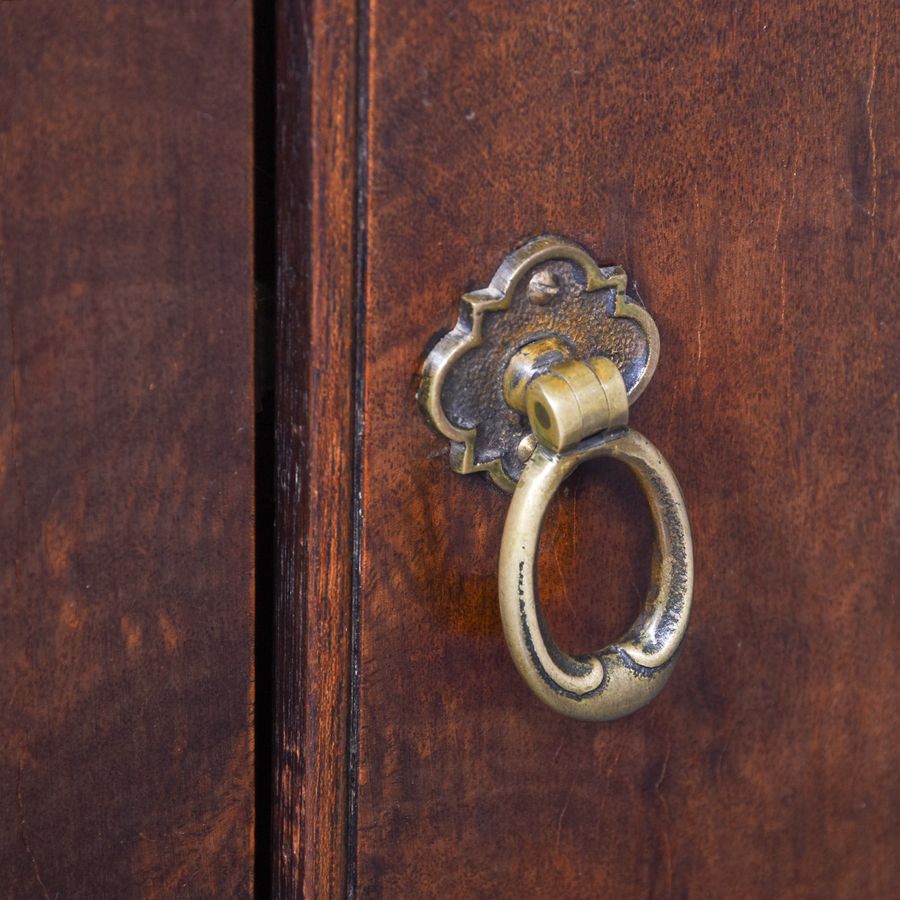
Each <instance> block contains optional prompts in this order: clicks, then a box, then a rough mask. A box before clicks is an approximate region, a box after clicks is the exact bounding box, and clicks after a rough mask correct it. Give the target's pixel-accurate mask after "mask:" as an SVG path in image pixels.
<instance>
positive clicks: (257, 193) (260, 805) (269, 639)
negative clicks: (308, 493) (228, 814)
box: [253, 0, 277, 898]
mask: <svg viewBox="0 0 900 900" xmlns="http://www.w3.org/2000/svg"><path fill="white" fill-rule="evenodd" d="M275 39H276V30H275V8H274V4H273V3H271V2H266V0H254V3H253V131H254V133H253V161H254V169H253V207H254V208H253V225H254V247H253V257H254V283H255V307H254V316H255V319H254V380H255V388H256V389H255V396H256V415H255V426H256V432H255V480H256V484H255V521H254V526H255V530H254V533H255V567H254V574H255V597H256V616H255V621H256V633H255V640H254V656H255V659H254V688H255V690H254V697H255V699H254V709H253V737H254V767H255V770H254V782H255V796H256V816H255V827H254V836H253V837H254V841H253V846H254V859H253V870H254V874H253V881H254V896H256V897H260V898H267V897H271V896H272V864H271V849H272V840H271V837H272V824H271V823H272V759H273V740H272V739H273V724H274V716H273V706H272V703H273V694H272V688H273V652H272V650H273V633H274V621H273V616H274V591H275V280H276V265H277V245H276V227H277V216H276V208H277V207H276V177H275V159H276V151H275V147H276V132H275V128H276V125H275V92H276V81H275Z"/></svg>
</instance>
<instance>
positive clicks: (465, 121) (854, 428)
mask: <svg viewBox="0 0 900 900" xmlns="http://www.w3.org/2000/svg"><path fill="white" fill-rule="evenodd" d="M370 16H371V21H370V24H369V30H368V34H369V53H368V58H367V62H366V65H367V71H368V76H367V77H366V78H362V79H361V80H362V90H363V91H364V92H365V93H366V94H367V97H368V115H367V119H366V126H367V130H366V134H365V137H366V139H367V153H366V154H365V156H364V160H365V166H364V181H363V184H362V188H363V190H364V194H365V197H366V204H367V215H366V217H365V220H364V222H363V223H362V226H363V227H364V234H365V235H366V239H365V248H366V260H367V264H366V283H365V298H364V299H365V306H364V319H365V352H364V372H363V381H364V406H363V424H364V438H363V455H362V485H361V487H362V523H363V524H362V556H361V566H362V572H361V585H360V610H359V612H360V624H359V627H360V648H359V649H360V654H359V660H358V666H359V678H360V684H359V693H358V701H359V748H358V750H359V797H358V843H357V847H356V867H357V868H356V873H355V876H354V879H355V880H354V882H353V884H352V885H351V887H353V888H354V889H355V891H356V894H357V895H358V896H360V897H413V896H415V897H439V896H440V897H492V898H499V897H558V896H587V895H588V894H595V893H596V894H601V893H608V894H610V895H613V896H616V897H620V898H626V897H634V898H643V897H697V898H705V897H759V898H766V897H778V898H809V897H817V898H822V897H834V898H884V897H888V896H892V895H893V894H894V893H895V892H896V885H897V883H898V879H900V866H898V854H897V852H896V851H897V833H898V826H900V823H898V815H897V809H898V800H900V791H898V780H897V757H896V739H897V728H898V724H900V722H898V718H900V713H898V706H897V703H896V698H895V693H896V692H895V689H894V681H895V660H894V658H893V657H894V654H893V651H892V649H891V648H892V647H894V646H895V645H896V643H897V640H898V638H900V634H898V620H897V613H896V579H897V575H898V571H897V559H898V553H897V550H898V548H897V540H896V532H897V525H898V491H897V465H898V452H897V447H898V442H897V424H898V416H897V403H896V393H895V391H896V385H897V368H896V361H897V347H896V342H895V329H896V316H895V303H896V293H897V280H896V271H897V249H898V247H897V241H896V235H897V215H896V209H897V203H896V200H897V198H896V184H897V179H896V168H895V165H896V162H895V161H896V158H897V149H898V148H897V141H896V138H897V128H896V126H897V117H896V103H895V96H896V91H897V79H896V66H895V64H894V63H893V61H895V60H896V58H897V51H898V47H897V23H896V17H895V15H893V14H891V13H890V6H889V5H887V4H885V5H884V6H883V8H882V7H880V6H879V4H878V3H859V2H851V0H830V2H828V0H813V2H810V3H803V4H762V3H751V2H741V3H733V4H721V3H714V2H702V3H693V2H692V3H688V2H683V0H676V2H667V3H660V2H657V3H629V4H625V3H618V2H592V0H563V2H558V3H553V4H550V3H543V2H541V3H538V2H533V3H496V2H493V0H461V2H457V3H453V4H446V3H440V2H436V0H375V2H374V3H373V4H372V5H371V11H370ZM547 231H553V232H557V233H560V234H563V235H567V236H569V237H572V238H574V239H576V240H579V241H581V242H583V243H584V244H585V245H586V246H587V247H588V248H589V249H591V250H592V251H593V252H594V253H595V254H596V255H597V257H598V258H599V259H600V260H601V261H603V262H605V263H618V264H622V265H624V266H625V267H626V268H627V271H628V273H629V275H630V277H631V281H632V283H631V290H632V291H633V292H634V294H635V295H637V296H639V297H641V298H642V299H643V300H644V301H645V302H646V304H647V306H648V307H649V309H650V310H651V312H652V313H653V315H654V317H655V318H656V321H657V323H658V325H659V329H660V333H661V340H662V345H661V346H662V358H661V362H660V366H659V370H658V372H657V374H656V376H655V378H654V380H653V382H652V383H651V385H650V387H649V388H648V390H647V392H646V393H645V395H644V396H643V397H642V398H641V400H640V401H639V403H638V404H637V406H636V407H635V409H634V411H633V416H632V423H633V425H634V426H635V427H636V428H637V429H639V430H640V431H642V432H643V433H645V434H646V435H647V436H648V437H649V438H650V439H651V440H652V441H653V442H654V443H655V444H657V445H658V446H659V448H660V449H661V450H662V452H663V453H664V454H665V456H666V457H667V458H668V460H669V462H670V463H671V464H672V466H673V468H674V470H675V472H676V473H677V474H678V477H679V479H680V481H681V484H682V486H683V488H684V493H685V496H686V500H687V504H688V509H689V511H690V514H691V519H692V523H693V528H694V533H695V542H696V555H697V578H696V585H695V613H694V617H693V621H692V624H691V627H690V631H689V634H688V639H687V642H686V646H685V649H684V652H683V655H682V658H681V660H680V662H679V664H678V668H677V669H676V672H675V674H674V676H673V677H672V679H671V681H670V682H669V684H668V686H667V687H666V688H665V690H664V692H663V693H662V694H661V696H660V697H659V698H658V699H657V700H656V701H654V702H653V703H652V704H651V705H650V706H649V707H648V708H646V709H645V710H642V711H640V712H639V713H637V714H636V715H634V716H632V717H630V718H628V719H625V720H623V721H619V722H615V723H612V724H607V725H596V724H585V723H582V722H575V721H571V720H567V719H564V718H562V717H560V716H558V715H556V714H554V713H552V712H550V711H549V710H547V709H545V708H543V707H542V706H541V705H540V704H539V703H538V701H536V699H535V698H534V697H533V696H532V695H531V694H530V692H529V691H528V689H527V688H526V686H525V685H524V684H523V683H522V681H521V680H520V679H519V678H518V676H517V675H516V673H515V670H514V668H513V665H512V663H511V661H510V660H509V658H508V656H507V651H506V649H505V646H504V642H503V636H502V633H501V626H500V620H499V615H498V612H497V599H496V571H495V567H496V563H497V557H498V548H499V542H500V533H501V529H502V523H503V516H504V512H505V508H506V505H507V502H508V501H507V498H506V497H505V496H504V495H502V494H501V493H500V492H499V491H497V490H496V489H493V488H491V487H490V486H489V485H488V483H487V482H486V481H485V480H483V479H482V478H480V477H470V478H463V477H460V476H458V475H456V474H454V473H453V472H451V471H450V469H449V466H448V465H447V453H446V451H447V448H446V443H445V442H444V441H443V440H442V439H440V438H438V437H437V436H435V435H434V434H432V433H431V432H430V431H429V430H428V429H427V428H426V427H425V425H424V423H423V421H422V420H421V417H420V416H419V414H418V411H417V409H416V406H415V401H414V390H415V384H416V373H417V369H418V366H419V365H420V361H421V358H422V354H423V352H424V350H425V348H426V345H427V344H428V342H429V340H430V339H431V338H432V337H433V336H434V335H435V334H436V333H438V332H441V331H442V330H445V329H447V328H449V327H450V326H451V325H452V324H453V322H454V321H455V318H456V301H457V299H458V296H459V294H460V292H461V291H463V290H464V289H468V288H473V287H482V286H484V285H486V284H487V282H488V280H489V279H490V277H491V275H492V274H493V272H494V269H495V268H496V266H497V265H498V263H499V262H500V260H501V259H502V258H503V256H504V255H505V254H506V253H507V252H508V251H509V250H511V249H512V248H514V247H515V246H517V245H518V244H519V243H521V242H522V241H524V240H525V239H527V238H529V237H530V236H532V235H535V234H539V233H542V232H547ZM649 541H650V535H649V528H648V515H647V513H646V511H645V509H644V506H643V501H642V499H641V498H640V495H639V493H638V491H637V489H636V488H635V486H634V485H633V484H631V483H630V481H629V480H628V477H627V476H626V475H624V474H623V472H622V471H620V470H618V469H616V468H614V467H611V466H602V465H597V466H595V467H592V468H590V469H588V470H585V471H583V472H579V473H578V475H577V476H576V477H575V478H573V479H572V481H571V482H570V483H569V484H568V487H567V489H566V490H565V491H564V492H563V494H562V496H561V498H560V500H559V502H558V503H557V505H556V511H555V512H554V514H553V516H552V517H551V520H550V521H549V522H548V525H547V528H546V530H545V541H544V547H543V557H542V564H541V565H542V568H541V575H542V585H543V588H544V593H545V600H546V605H547V609H548V617H549V619H550V621H551V624H552V626H553V627H554V628H555V629H556V630H557V632H558V633H559V636H560V640H561V643H563V645H564V646H567V647H568V648H570V649H573V650H587V649H590V648H592V647H596V646H600V645H602V644H604V643H607V642H608V641H609V640H610V639H612V638H613V637H615V636H616V634H617V633H618V632H619V631H620V630H621V629H622V628H623V626H624V625H625V624H627V623H628V622H629V621H630V620H631V618H632V616H633V615H634V613H635V611H636V609H637V606H638V604H639V602H640V599H641V598H642V596H643V591H644V589H645V587H646V581H647V577H648V574H647V569H648V566H649V552H650V551H649Z"/></svg>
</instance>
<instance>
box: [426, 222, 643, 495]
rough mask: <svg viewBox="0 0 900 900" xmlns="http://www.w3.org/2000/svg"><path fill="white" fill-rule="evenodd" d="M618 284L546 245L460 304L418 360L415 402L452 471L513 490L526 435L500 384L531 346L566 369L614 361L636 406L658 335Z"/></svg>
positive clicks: (574, 251)
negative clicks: (562, 361) (556, 352)
mask: <svg viewBox="0 0 900 900" xmlns="http://www.w3.org/2000/svg"><path fill="white" fill-rule="evenodd" d="M626 281H627V278H626V275H625V270H624V269H622V268H621V267H620V266H609V267H606V268H601V267H600V266H598V265H597V264H596V263H595V262H594V261H593V260H592V259H591V257H590V256H589V255H588V253H587V251H586V250H584V248H582V247H580V246H578V244H575V243H572V242H571V241H567V240H565V239H564V238H560V237H556V236H553V235H545V236H543V237H538V238H535V239H534V240H531V241H529V242H528V243H527V244H525V245H524V246H523V247H520V248H519V249H518V250H516V251H514V252H513V253H511V254H510V255H509V256H508V257H507V258H506V259H505V260H504V261H503V264H502V265H501V266H500V268H499V269H497V272H496V274H495V275H494V277H493V278H492V279H491V283H490V285H488V287H486V288H483V289H482V290H478V291H471V292H470V293H467V294H463V296H462V302H461V303H460V309H459V319H458V321H457V323H456V326H455V327H454V328H453V330H452V331H450V332H448V333H447V334H445V335H444V337H443V338H441V340H440V341H439V342H438V343H437V344H436V345H435V347H434V348H433V349H432V350H431V352H430V353H429V354H428V357H427V359H426V360H425V365H424V368H423V370H422V382H421V385H420V387H419V392H418V399H419V405H420V407H421V409H422V412H423V413H424V415H425V417H426V418H427V419H428V421H429V422H430V423H431V425H432V426H433V427H434V428H435V429H436V430H437V431H439V432H440V433H441V434H442V435H444V436H445V437H446V438H448V439H449V440H450V465H451V466H452V467H453V469H454V470H455V471H457V472H460V473H461V474H463V475H466V474H468V473H470V472H487V473H488V475H490V477H491V478H492V479H493V480H494V481H495V482H496V483H497V484H498V485H500V487H502V488H503V489H504V490H507V491H512V490H513V488H514V487H515V485H516V481H518V479H519V476H520V475H521V474H522V469H523V468H524V465H525V460H524V459H522V457H521V455H520V452H519V449H520V445H521V443H522V441H523V439H525V438H526V437H527V436H528V435H530V434H531V426H530V425H529V423H528V417H527V416H526V415H525V414H524V413H525V410H524V408H522V407H521V406H520V405H518V403H517V402H516V401H515V400H514V401H513V405H510V403H509V401H508V400H507V399H505V394H506V393H508V391H509V386H505V385H504V380H505V379H506V378H507V372H508V371H509V370H510V369H511V367H510V363H511V362H512V360H513V358H514V357H515V356H516V355H517V354H519V353H520V352H521V351H522V350H523V348H525V347H526V346H527V345H528V344H532V343H533V342H535V341H539V340H545V339H552V340H553V341H554V342H556V344H557V345H558V347H560V348H562V350H561V352H562V353H564V355H565V356H566V357H567V358H569V359H580V360H588V359H594V358H595V357H598V356H604V357H606V358H607V359H610V360H612V362H614V363H615V364H616V367H617V368H618V369H619V371H620V372H621V373H622V379H623V380H624V382H625V389H626V391H627V393H628V402H629V403H634V401H635V400H637V398H638V397H639V396H640V395H641V393H642V392H643V390H644V388H645V387H646V386H647V383H648V382H649V381H650V379H651V378H652V376H653V372H654V371H655V370H656V362H657V359H658V358H659V335H658V333H657V330H656V325H655V323H654V322H653V319H651V318H650V315H649V313H648V312H647V311H646V310H645V309H644V307H643V306H641V305H640V304H638V303H635V302H634V301H633V300H631V299H630V298H629V297H628V296H627V295H626V293H625V288H626ZM512 368H513V369H515V366H513V367H512ZM547 368H549V365H548V366H547ZM544 371H546V368H545V369H544ZM509 377H510V378H513V377H515V376H514V375H510V376H509Z"/></svg>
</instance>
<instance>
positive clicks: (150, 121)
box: [0, 2, 253, 898]
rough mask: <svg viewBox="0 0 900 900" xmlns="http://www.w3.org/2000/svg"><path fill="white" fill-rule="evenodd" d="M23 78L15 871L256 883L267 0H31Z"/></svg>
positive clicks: (7, 441) (11, 9) (5, 792)
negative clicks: (262, 106)
mask: <svg viewBox="0 0 900 900" xmlns="http://www.w3.org/2000/svg"><path fill="white" fill-rule="evenodd" d="M0 98H2V99H0V108H2V109H3V111H4V112H3V121H2V125H0V161H2V163H0V183H2V197H3V202H2V210H0V380H2V388H0V529H2V539H0V598H2V601H0V660H2V663H0V684H2V696H3V700H2V703H0V823H2V825H0V829H2V830H0V885H2V890H0V893H2V894H3V896H5V897H47V898H50V897H137V896H141V897H201V896H203V897H241V896H249V894H250V892H251V875H252V867H253V838H252V825H253V748H252V731H251V718H252V717H251V712H252V705H253V681H252V647H253V606H252V604H253V589H252V588H253V581H252V579H253V558H252V551H253V534H252V515H253V459H252V455H253V444H252V442H253V427H252V426H253V405H252V404H253V400H252V342H251V336H252V269H251V248H252V241H251V234H252V212H251V201H252V192H251V177H252V155H251V149H252V148H251V138H252V135H251V59H250V18H249V3H247V2H244V3H237V4H235V3H231V4H227V5H221V6H220V5H218V4H210V3H199V2H189V3H185V2H165V3H153V4H131V3H124V2H77V3H75V2H71V3H58V2H56V3H50V2H28V3H25V2H22V3H7V4H3V5H2V6H0Z"/></svg>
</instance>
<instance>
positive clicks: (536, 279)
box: [527, 269, 559, 306]
mask: <svg viewBox="0 0 900 900" xmlns="http://www.w3.org/2000/svg"><path fill="white" fill-rule="evenodd" d="M558 293H559V278H558V277H557V276H556V275H555V274H554V273H553V272H551V271H549V270H548V269H541V270H540V271H539V272H535V273H534V275H532V276H531V281H529V282H528V292H527V296H528V299H529V300H530V301H531V302H532V303H536V304H537V305H538V306H546V305H547V304H548V303H549V302H550V301H551V300H553V298H554V297H556V295H557V294H558Z"/></svg>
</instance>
